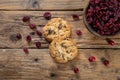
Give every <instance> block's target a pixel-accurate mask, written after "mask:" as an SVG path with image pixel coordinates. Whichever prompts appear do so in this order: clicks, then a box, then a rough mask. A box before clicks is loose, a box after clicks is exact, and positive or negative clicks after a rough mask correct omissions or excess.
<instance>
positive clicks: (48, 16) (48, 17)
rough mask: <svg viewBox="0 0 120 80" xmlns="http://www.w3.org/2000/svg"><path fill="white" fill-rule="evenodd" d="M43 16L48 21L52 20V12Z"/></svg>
mask: <svg viewBox="0 0 120 80" xmlns="http://www.w3.org/2000/svg"><path fill="white" fill-rule="evenodd" d="M43 16H44V18H45V19H46V20H50V19H51V16H52V15H51V13H50V12H45V13H44V15H43Z"/></svg>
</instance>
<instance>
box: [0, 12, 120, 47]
mask: <svg viewBox="0 0 120 80" xmlns="http://www.w3.org/2000/svg"><path fill="white" fill-rule="evenodd" d="M44 12H46V11H0V25H1V26H0V48H23V47H24V46H29V47H30V48H35V45H34V42H35V41H36V40H38V41H40V42H41V43H42V47H41V48H48V45H49V43H48V42H47V41H46V40H44V38H43V37H42V38H40V37H39V36H37V35H33V36H32V41H33V43H31V45H28V44H27V43H26V40H25V38H26V36H27V35H28V34H30V33H31V32H34V31H33V30H31V29H29V26H28V25H27V24H25V23H23V22H22V18H23V16H25V15H29V16H30V17H31V22H33V23H35V24H36V25H37V29H38V30H40V31H42V28H43V27H44V25H45V24H46V23H47V22H48V21H47V20H45V19H44V17H43V14H44ZM51 14H52V18H55V17H61V18H63V19H65V20H67V21H68V23H69V24H70V25H71V29H72V36H71V37H72V38H73V39H74V40H75V41H76V42H77V44H78V48H120V42H119V40H120V34H119V33H118V34H117V35H115V36H114V37H112V39H113V40H114V41H115V43H116V45H115V46H110V45H108V44H107V42H106V41H105V40H103V39H101V38H98V37H96V36H95V35H93V34H91V33H90V32H89V31H88V30H87V28H86V26H85V24H84V22H83V17H82V15H83V11H51ZM72 14H78V15H79V18H80V20H79V21H74V20H73V18H72V16H71V15H72ZM77 30H81V31H82V36H77V35H76V31H77ZM17 33H21V34H22V37H23V38H22V40H18V41H13V40H11V38H10V37H11V35H14V34H17Z"/></svg>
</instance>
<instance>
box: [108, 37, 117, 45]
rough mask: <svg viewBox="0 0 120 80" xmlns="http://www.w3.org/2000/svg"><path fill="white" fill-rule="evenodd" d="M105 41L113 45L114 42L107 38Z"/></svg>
mask: <svg viewBox="0 0 120 80" xmlns="http://www.w3.org/2000/svg"><path fill="white" fill-rule="evenodd" d="M106 41H107V43H108V44H110V45H111V46H114V45H115V42H114V41H113V40H111V39H109V38H107V39H106Z"/></svg>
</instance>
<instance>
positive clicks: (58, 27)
mask: <svg viewBox="0 0 120 80" xmlns="http://www.w3.org/2000/svg"><path fill="white" fill-rule="evenodd" d="M42 33H43V36H44V38H45V39H47V40H48V41H50V42H51V41H52V40H54V39H55V38H58V37H60V38H61V39H65V38H69V37H70V35H71V29H70V26H69V25H68V23H67V21H65V20H63V19H62V18H53V19H51V20H50V21H49V22H48V23H47V24H46V25H45V26H44V27H43V32H42Z"/></svg>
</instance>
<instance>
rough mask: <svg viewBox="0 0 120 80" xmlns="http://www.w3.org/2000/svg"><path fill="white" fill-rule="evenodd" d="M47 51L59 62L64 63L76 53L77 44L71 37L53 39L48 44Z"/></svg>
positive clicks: (75, 55)
mask: <svg viewBox="0 0 120 80" xmlns="http://www.w3.org/2000/svg"><path fill="white" fill-rule="evenodd" d="M49 52H50V55H51V56H52V57H53V58H54V59H55V61H56V62H59V63H66V62H68V61H70V60H73V59H74V58H75V57H77V55H78V49H77V45H76V43H75V42H74V41H73V40H72V39H64V40H63V39H55V40H53V41H52V42H51V43H50V45H49Z"/></svg>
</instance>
